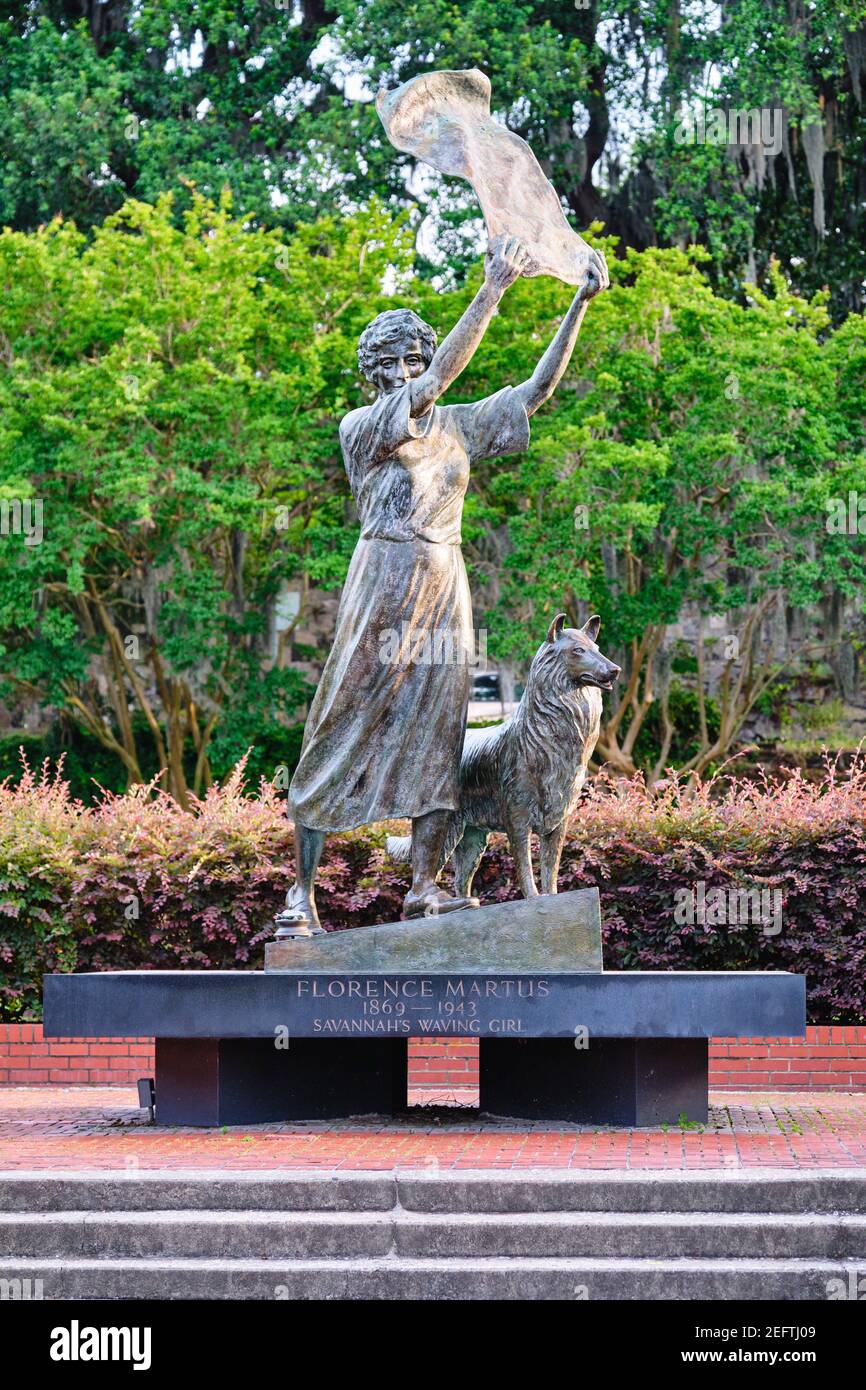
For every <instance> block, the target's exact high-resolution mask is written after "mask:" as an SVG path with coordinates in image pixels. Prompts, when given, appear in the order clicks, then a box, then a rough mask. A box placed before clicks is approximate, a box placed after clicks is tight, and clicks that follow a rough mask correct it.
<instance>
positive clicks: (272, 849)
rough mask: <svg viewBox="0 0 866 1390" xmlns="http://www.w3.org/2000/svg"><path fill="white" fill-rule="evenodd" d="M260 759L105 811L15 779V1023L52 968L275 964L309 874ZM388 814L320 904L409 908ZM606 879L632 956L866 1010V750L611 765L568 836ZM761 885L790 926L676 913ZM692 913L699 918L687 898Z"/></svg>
mask: <svg viewBox="0 0 866 1390" xmlns="http://www.w3.org/2000/svg"><path fill="white" fill-rule="evenodd" d="M243 774H244V769H243V764H240V765H239V766H238V768H237V769H236V770H235V772H234V773H233V774H232V776H231V778H230V779H229V780H228V781H227V782H226V783H225V785H224V786H222V787H220V788H213V789H211V791H210V792H209V793H208V794H207V796H206V797H204V798H203V799H202V800H201V801H197V802H194V803H193V806H192V809H191V810H189V811H184V810H182V809H181V807H180V806H179V805H178V804H177V803H176V802H175V801H173V800H172V799H171V798H170V797H168V796H167V795H164V794H162V793H160V792H158V791H157V790H155V789H154V788H153V787H152V786H150V787H136V788H134V789H133V790H132V791H130V792H127V793H126V794H125V795H123V796H114V795H110V794H105V795H104V797H103V799H102V801H101V802H100V803H98V804H97V805H95V806H89V807H85V806H83V805H82V804H81V803H79V802H77V801H75V800H74V799H73V798H72V797H71V796H70V794H69V789H68V786H67V785H66V783H65V782H64V780H63V776H62V768H61V769H57V770H55V771H53V772H52V771H51V770H50V769H49V768H48V767H47V766H46V767H43V768H42V769H41V770H40V771H39V772H38V773H35V772H32V771H31V770H30V769H27V768H25V772H24V775H23V777H22V778H21V780H20V781H19V782H18V783H17V784H12V783H11V782H10V781H7V782H5V783H3V784H0V1018H2V1019H6V1020H14V1019H21V1018H37V1017H38V1016H39V1011H40V1006H41V981H42V975H43V973H45V972H46V971H56V970H119V969H157V970H159V969H162V970H165V969H190V970H213V969H260V968H261V965H262V949H263V946H264V942H265V941H266V940H267V939H268V938H269V936H270V935H271V933H272V924H271V919H272V918H273V916H274V913H275V912H277V911H278V910H279V908H280V906H281V904H282V901H283V898H284V895H285V891H286V888H287V887H288V885H289V883H290V882H291V879H292V867H291V859H292V836H291V827H290V826H289V824H288V822H287V821H286V818H285V799H284V796H283V795H282V794H281V793H279V792H277V791H276V790H275V789H274V788H273V787H272V786H270V785H268V784H266V783H263V784H262V785H261V786H260V788H259V791H258V793H257V794H256V795H251V794H248V792H247V790H246V788H245V786H244V780H243ZM385 829H386V828H385V827H384V826H375V827H369V828H366V829H364V830H359V831H353V832H351V833H348V834H344V835H336V836H333V837H332V838H331V839H330V841H329V845H328V849H327V851H326V855H325V859H324V861H323V865H322V870H321V875H320V888H319V904H320V911H321V913H322V916H323V918H324V919H325V921H326V923H327V925H328V926H330V927H332V928H335V929H345V928H352V927H358V926H364V925H368V924H370V923H373V922H383V921H393V920H396V919H397V918H398V917H399V913H400V904H401V901H402V897H403V894H404V893H405V891H406V887H407V883H408V870H407V868H406V867H405V866H403V865H396V864H393V863H391V862H390V861H389V860H388V858H387V856H386V853H385V849H384V840H385ZM588 886H597V887H598V888H599V890H600V893H601V900H602V915H603V921H604V939H605V965H606V968H608V969H625V970H640V969H645V970H744V969H761V970H766V969H772V970H779V969H784V970H795V971H799V972H804V973H805V974H806V976H807V980H808V990H809V1017H810V1021H812V1022H815V1023H822V1022H863V1021H866V922H864V916H863V912H862V908H861V904H862V903H863V902H864V901H866V761H864V759H862V758H859V757H858V758H857V759H856V760H855V762H854V764H853V766H851V767H850V768H849V769H848V770H847V771H845V772H841V771H839V770H838V768H837V767H836V766H835V764H833V763H832V762H831V761H829V760H828V762H827V766H826V771H825V775H824V776H823V778H822V779H821V781H820V782H817V783H813V782H808V781H806V780H804V779H803V778H802V777H801V776H800V775H799V774H797V773H794V774H791V775H786V776H785V777H782V778H780V779H778V780H767V779H757V780H754V779H751V780H750V779H746V778H738V777H735V776H725V775H717V776H716V777H715V778H713V779H712V780H710V781H707V782H697V783H694V782H685V781H678V780H677V779H676V778H673V777H672V778H670V779H669V780H668V781H667V782H666V783H665V784H663V785H662V786H661V787H659V788H655V789H649V788H647V787H646V786H645V784H644V783H643V781H642V780H641V779H640V778H639V777H638V778H635V779H633V780H631V781H616V780H613V779H609V778H606V777H605V776H603V775H602V776H600V777H597V778H596V779H595V780H594V782H593V783H592V785H591V787H590V788H589V789H588V791H587V792H586V794H585V796H584V799H583V801H582V803H581V805H580V808H579V810H578V813H577V815H576V816H575V818H574V822H573V825H572V827H571V832H570V834H569V837H568V840H567V842H566V846H565V850H564V853H563V859H562V869H561V872H560V881H559V887H560V891H566V890H567V889H570V888H580V887H588ZM476 888H477V891H479V892H480V895H481V897H482V899H483V900H487V901H494V900H502V899H505V898H510V897H514V896H516V894H515V891H514V888H513V886H512V874H511V863H510V859H509V856H508V852H507V846H506V844H505V841H504V839H503V837H501V836H496V837H494V839H493V841H492V844H491V848H490V850H489V851H488V853H487V855H486V856H485V859H484V860H483V862H482V865H481V869H480V870H479V873H478V876H477V878H476ZM699 888H700V889H701V891H702V892H703V893H704V895H707V894H711V892H712V890H713V889H719V888H721V889H724V890H729V889H738V888H739V889H755V888H758V889H763V890H764V891H765V892H767V893H772V894H773V895H777V896H774V897H773V899H772V901H773V903H774V904H778V906H779V908H780V912H781V916H780V918H779V922H780V924H781V930H779V931H775V926H773V931H772V932H771V934H768V932H767V929H766V927H767V924H764V925H763V926H762V924H761V923H760V922H758V921H754V920H752V921H745V922H744V921H739V922H721V923H719V922H713V921H701V920H700V916H699V914H696V916H695V920H693V921H691V922H689V921H687V920H686V921H683V920H677V903H678V901H681V900H682V895H683V894H684V893H685V894H690V893H693V892H695V891H697V890H698V889H699ZM679 915H680V918H681V917H682V913H681V912H680V914H679Z"/></svg>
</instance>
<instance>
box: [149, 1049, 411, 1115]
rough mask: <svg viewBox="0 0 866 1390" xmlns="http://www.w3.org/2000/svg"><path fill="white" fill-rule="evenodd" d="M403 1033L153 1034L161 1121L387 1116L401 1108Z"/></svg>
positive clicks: (403, 1099)
mask: <svg viewBox="0 0 866 1390" xmlns="http://www.w3.org/2000/svg"><path fill="white" fill-rule="evenodd" d="M406 1082H407V1052H406V1040H405V1038H363V1039H354V1038H353V1039H351V1040H349V1039H343V1038H324V1039H315V1040H314V1039H311V1038H293V1039H291V1040H290V1041H289V1046H288V1047H287V1048H284V1049H283V1048H279V1047H276V1046H275V1044H274V1042H273V1041H271V1040H269V1039H267V1038H157V1040H156V1119H157V1123H158V1124H161V1125H196V1126H210V1125H243V1124H265V1123H273V1122H279V1121H280V1120H331V1119H346V1118H348V1117H349V1116H350V1115H374V1114H375V1115H390V1114H393V1113H394V1112H395V1111H401V1110H404V1109H405V1108H406Z"/></svg>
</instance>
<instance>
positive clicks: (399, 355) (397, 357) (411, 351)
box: [373, 338, 427, 395]
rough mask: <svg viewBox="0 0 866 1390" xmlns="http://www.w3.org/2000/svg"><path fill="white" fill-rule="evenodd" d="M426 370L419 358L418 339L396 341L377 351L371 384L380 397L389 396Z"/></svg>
mask: <svg viewBox="0 0 866 1390" xmlns="http://www.w3.org/2000/svg"><path fill="white" fill-rule="evenodd" d="M426 370H427V364H426V363H425V361H424V358H423V357H422V356H421V344H420V343H419V341H418V339H417V338H403V339H398V340H397V342H395V343H389V344H388V346H387V347H383V348H381V349H380V350H379V352H378V354H377V358H376V366H375V368H374V369H373V382H374V384H375V385H376V386H377V387H378V389H379V391H380V392H381V393H382V395H389V394H390V392H391V391H397V390H399V388H400V387H401V386H404V385H405V384H406V382H407V381H411V380H412V378H413V377H416V376H421V375H422V374H423V373H424V372H425V371H426Z"/></svg>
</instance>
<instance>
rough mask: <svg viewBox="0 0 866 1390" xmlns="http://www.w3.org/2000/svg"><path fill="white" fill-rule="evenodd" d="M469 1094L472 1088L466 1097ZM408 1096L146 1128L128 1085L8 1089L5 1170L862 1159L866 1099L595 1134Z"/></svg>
mask: <svg viewBox="0 0 866 1390" xmlns="http://www.w3.org/2000/svg"><path fill="white" fill-rule="evenodd" d="M464 1095H465V1093H464ZM457 1099H459V1093H455V1092H449V1091H447V1090H440V1091H427V1092H423V1093H414V1095H413V1100H415V1101H418V1100H425V1101H427V1102H428V1103H429V1104H428V1105H427V1107H426V1108H424V1109H415V1110H412V1111H408V1112H407V1113H406V1115H405V1116H403V1117H399V1118H396V1119H393V1120H370V1119H358V1120H351V1121H345V1122H342V1121H341V1122H339V1123H325V1122H321V1121H320V1122H310V1123H303V1124H302V1123H291V1124H269V1125H250V1126H236V1127H231V1128H225V1129H221V1130H200V1129H180V1128H176V1129H170V1128H161V1127H160V1126H158V1125H151V1124H149V1123H148V1122H147V1121H146V1119H145V1118H144V1116H143V1115H142V1112H141V1111H140V1110H139V1109H138V1108H137V1104H136V1102H137V1096H136V1093H135V1092H134V1091H133V1090H130V1089H127V1088H121V1087H108V1086H104V1087H99V1086H68V1087H67V1086H38V1087H23V1086H22V1087H11V1086H10V1087H4V1088H3V1089H2V1090H0V1169H5V1170H10V1169H16V1168H18V1169H33V1168H42V1169H46V1170H57V1171H60V1170H63V1171H69V1170H82V1169H90V1170H93V1169H120V1170H127V1171H135V1169H136V1168H147V1169H172V1170H177V1169H185V1168H213V1169H224V1170H225V1169H257V1168H262V1169H273V1168H286V1169H318V1168H321V1169H339V1168H343V1169H382V1170H390V1169H393V1168H401V1167H410V1168H430V1169H434V1170H435V1169H437V1168H439V1169H453V1170H458V1169H469V1168H471V1169H479V1168H494V1169H496V1168H518V1169H519V1168H548V1169H567V1168H608V1169H640V1170H648V1169H659V1170H665V1169H668V1170H671V1169H676V1170H682V1169H688V1170H694V1169H703V1170H706V1169H712V1168H761V1167H767V1168H793V1169H809V1168H828V1167H842V1168H852V1167H856V1168H863V1167H866V1095H864V1094H863V1093H862V1092H861V1093H857V1094H855V1093H852V1094H847V1095H846V1094H840V1093H809V1092H797V1093H792V1092H790V1091H786V1092H785V1093H783V1094H782V1093H776V1094H773V1093H770V1092H768V1093H766V1094H764V1095H761V1094H756V1093H754V1092H733V1091H730V1092H714V1093H712V1096H711V1101H712V1108H711V1115H710V1121H709V1123H708V1125H706V1126H705V1127H704V1128H702V1129H700V1128H698V1129H692V1128H685V1129H682V1130H681V1129H679V1128H678V1127H672V1128H669V1129H667V1130H664V1129H590V1128H586V1127H577V1126H572V1127H569V1126H565V1125H562V1124H558V1125H554V1124H528V1123H526V1122H524V1121H503V1120H492V1119H484V1118H481V1117H479V1115H478V1113H477V1111H473V1110H467V1109H465V1108H462V1107H461V1106H458V1105H454V1104H450V1105H449V1104H448V1102H449V1101H451V1102H453V1101H455V1100H457Z"/></svg>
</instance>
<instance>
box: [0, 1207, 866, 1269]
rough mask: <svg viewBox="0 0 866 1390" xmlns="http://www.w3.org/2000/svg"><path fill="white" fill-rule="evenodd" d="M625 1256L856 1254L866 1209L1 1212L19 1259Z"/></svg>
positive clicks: (6, 1256) (11, 1252)
mask: <svg viewBox="0 0 866 1390" xmlns="http://www.w3.org/2000/svg"><path fill="white" fill-rule="evenodd" d="M386 1256H393V1257H398V1258H399V1257H405V1258H416V1259H425V1260H430V1259H440V1258H449V1257H459V1258H461V1259H470V1260H471V1259H477V1258H479V1257H483V1258H484V1259H489V1258H495V1257H500V1256H508V1257H513V1258H540V1257H545V1258H547V1257H557V1258H569V1259H571V1258H604V1259H609V1258H617V1259H636V1260H647V1261H656V1260H679V1259H683V1258H692V1259H702V1258H704V1259H710V1258H712V1259H722V1260H732V1259H740V1258H743V1259H750V1260H752V1259H777V1260H791V1259H797V1260H813V1259H819V1260H835V1261H839V1260H858V1261H859V1262H860V1265H861V1268H862V1271H863V1272H864V1274H866V1216H863V1215H856V1216H851V1215H841V1214H833V1215H830V1214H825V1215H820V1216H819V1215H813V1214H796V1215H795V1214H784V1215H780V1214H778V1213H773V1212H750V1213H742V1212H737V1213H730V1212H680V1213H671V1212H652V1213H634V1212H630V1213H624V1212H572V1211H568V1212H544V1213H508V1214H500V1215H490V1214H480V1213H471V1214H467V1213H453V1212H448V1213H442V1214H439V1215H422V1214H420V1213H413V1212H406V1211H402V1210H399V1209H397V1210H394V1211H389V1212H310V1211H302V1212H279V1213H276V1212H272V1211H249V1210H246V1211H151V1212H39V1213H29V1214H23V1213H14V1214H13V1213H4V1214H2V1215H0V1272H2V1271H3V1268H4V1266H5V1265H6V1264H7V1262H8V1261H9V1260H15V1259H19V1258H32V1259H59V1260H60V1261H61V1262H64V1261H65V1260H66V1259H67V1258H69V1257H75V1259H93V1260H99V1261H102V1260H105V1259H108V1260H115V1259H126V1258H134V1259H142V1258H145V1259H152V1258H157V1257H166V1258H169V1259H175V1258H182V1259H188V1258H196V1259H198V1258H205V1259H227V1260H233V1261H234V1260H242V1261H243V1260H256V1259H261V1260H282V1259H302V1260H303V1259H307V1260H310V1259H311V1260H322V1259H335V1260H345V1259H353V1258H363V1257H367V1258H377V1257H379V1258H381V1257H386Z"/></svg>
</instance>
